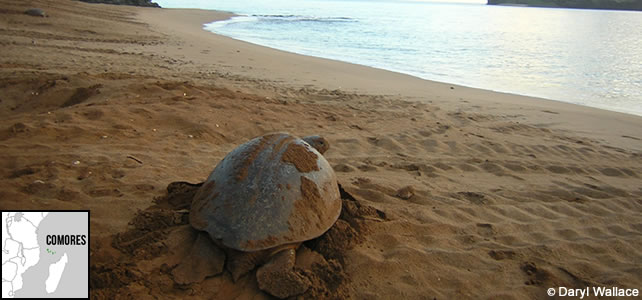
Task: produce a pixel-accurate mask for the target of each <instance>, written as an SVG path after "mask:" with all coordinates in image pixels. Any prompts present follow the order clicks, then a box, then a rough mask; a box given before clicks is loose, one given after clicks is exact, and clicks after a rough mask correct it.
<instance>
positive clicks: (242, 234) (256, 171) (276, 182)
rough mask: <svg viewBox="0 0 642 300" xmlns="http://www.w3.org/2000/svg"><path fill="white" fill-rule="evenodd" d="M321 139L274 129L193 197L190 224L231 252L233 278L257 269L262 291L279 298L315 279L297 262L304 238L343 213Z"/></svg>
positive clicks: (237, 152) (235, 153) (230, 158)
mask: <svg viewBox="0 0 642 300" xmlns="http://www.w3.org/2000/svg"><path fill="white" fill-rule="evenodd" d="M328 148H329V144H328V142H327V141H326V140H325V139H324V138H322V137H320V136H309V137H304V138H298V137H296V136H292V135H290V134H287V133H273V134H268V135H264V136H260V137H257V138H254V139H252V140H250V141H248V142H246V143H244V144H242V145H240V146H238V147H237V148H236V149H234V150H232V152H230V153H229V154H227V156H225V157H224V158H223V160H221V161H220V162H219V163H218V165H217V166H216V167H215V169H214V171H213V172H212V173H211V174H210V176H209V177H208V178H207V180H206V181H205V182H204V183H203V185H202V186H201V187H200V188H199V190H198V192H197V193H196V195H195V196H194V199H193V201H192V207H191V209H190V213H189V221H190V224H191V226H192V227H193V228H195V229H197V230H199V231H205V232H207V234H208V235H209V237H210V238H211V240H212V241H213V242H214V243H215V244H217V245H218V246H220V247H221V248H222V249H224V251H225V252H226V254H227V256H226V268H227V270H228V271H229V272H230V273H231V274H232V278H233V279H234V281H236V280H238V279H239V278H240V277H241V276H242V275H244V274H246V273H247V272H249V271H251V270H252V269H254V268H255V267H256V266H260V268H259V269H258V270H257V272H256V277H257V281H258V284H259V288H260V289H262V290H264V291H266V292H268V293H270V294H272V295H274V296H277V297H280V298H286V297H290V296H293V295H297V294H300V293H303V292H305V291H306V290H307V288H308V287H309V285H310V281H309V280H308V279H307V278H306V277H305V276H303V275H302V274H300V273H298V272H296V271H295V270H294V269H293V267H294V263H295V254H296V249H297V247H298V246H299V245H300V244H301V242H304V241H307V240H311V239H314V238H316V237H318V236H320V235H322V234H323V233H325V232H326V231H327V230H328V229H329V228H330V227H332V225H333V224H334V223H335V221H336V220H337V219H338V217H339V215H340V213H341V198H340V194H339V188H338V184H337V179H336V175H335V174H334V171H333V170H332V167H331V166H330V164H329V163H328V161H327V160H326V159H325V158H324V157H323V155H322V154H323V152H325V151H326V150H328Z"/></svg>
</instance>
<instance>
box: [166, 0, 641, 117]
mask: <svg viewBox="0 0 642 300" xmlns="http://www.w3.org/2000/svg"><path fill="white" fill-rule="evenodd" d="M496 6H523V5H519V4H515V5H510V4H496ZM523 7H526V6H523ZM169 9H181V8H169ZM204 10H206V11H207V10H208V9H204ZM211 11H216V10H211ZM230 14H231V15H230V17H229V18H232V17H236V16H238V15H234V13H230ZM229 18H226V19H221V20H218V19H217V20H213V21H211V22H206V23H204V24H203V30H205V31H207V32H209V33H211V34H215V35H219V36H224V37H227V38H230V39H233V40H236V41H239V42H243V43H249V44H252V45H256V46H259V47H265V48H269V49H272V50H275V51H281V52H285V53H290V54H293V55H301V56H308V57H314V58H319V59H326V60H331V61H336V62H340V63H345V64H351V65H358V66H362V67H367V68H373V69H375V70H380V71H385V72H393V73H398V74H402V75H407V76H410V77H413V78H416V79H419V80H425V81H428V82H433V83H439V84H443V85H452V86H459V87H465V88H471V89H477V90H483V91H489V92H493V93H502V94H508V95H514V96H516V97H528V98H532V99H539V100H546V101H554V102H560V103H564V104H571V105H578V106H581V107H587V108H593V109H599V110H604V111H609V112H615V113H623V114H627V115H633V116H636V117H642V112H632V111H628V110H625V109H622V110H618V109H609V108H605V107H598V106H590V105H584V104H579V103H573V102H570V101H563V100H557V99H553V98H547V97H544V96H535V95H527V94H521V93H519V92H511V91H501V90H493V89H489V88H485V87H474V86H470V85H466V84H459V83H453V82H449V81H440V80H434V79H428V78H423V77H421V76H419V75H415V74H412V73H408V72H404V71H400V70H392V69H386V68H382V67H376V66H369V65H365V64H359V63H354V62H350V61H345V60H341V59H335V58H327V57H321V56H315V55H309V54H304V53H297V52H294V51H289V50H285V49H279V48H276V47H271V46H267V45H261V44H258V43H253V42H250V41H244V40H241V39H236V38H233V37H230V36H226V35H224V34H219V33H216V32H213V31H210V30H208V29H205V27H206V25H208V24H212V23H216V22H221V21H226V20H228V19H229Z"/></svg>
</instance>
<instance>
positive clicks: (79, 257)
mask: <svg viewBox="0 0 642 300" xmlns="http://www.w3.org/2000/svg"><path fill="white" fill-rule="evenodd" d="M88 275H89V211H2V298H88V297H89V276H88Z"/></svg>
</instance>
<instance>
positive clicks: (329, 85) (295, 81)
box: [138, 8, 642, 148]
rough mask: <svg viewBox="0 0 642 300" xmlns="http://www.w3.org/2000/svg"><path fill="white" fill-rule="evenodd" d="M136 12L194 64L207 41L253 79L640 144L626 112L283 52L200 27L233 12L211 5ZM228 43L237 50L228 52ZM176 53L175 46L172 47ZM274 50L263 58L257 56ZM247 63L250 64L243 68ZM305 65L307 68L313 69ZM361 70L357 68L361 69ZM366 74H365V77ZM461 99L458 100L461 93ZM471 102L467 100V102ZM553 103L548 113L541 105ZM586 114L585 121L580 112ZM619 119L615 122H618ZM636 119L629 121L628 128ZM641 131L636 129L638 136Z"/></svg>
mask: <svg viewBox="0 0 642 300" xmlns="http://www.w3.org/2000/svg"><path fill="white" fill-rule="evenodd" d="M138 10H139V18H140V20H142V21H143V22H146V23H148V24H150V25H152V27H155V28H158V30H159V31H163V30H164V31H165V32H169V33H171V34H173V35H174V36H175V37H177V38H178V37H180V36H185V37H191V38H194V39H196V40H198V41H199V42H201V43H202V45H196V44H195V43H194V42H192V43H194V44H191V45H192V46H191V47H190V48H188V49H185V48H183V49H181V50H182V51H187V50H189V52H187V53H186V54H185V55H186V56H189V57H192V58H193V59H194V60H195V61H197V62H198V63H199V64H203V65H208V64H211V60H209V59H208V57H211V56H209V55H202V54H201V53H199V52H200V51H197V49H200V50H203V49H213V47H215V46H214V45H216V46H218V47H222V48H223V49H227V50H226V52H225V53H221V54H218V55H213V56H215V57H216V58H215V60H217V61H225V62H226V64H225V65H220V64H211V65H213V66H216V67H223V68H224V69H226V71H228V72H231V73H235V74H239V75H241V76H246V75H250V76H252V77H254V78H255V79H257V80H264V81H272V82H277V83H286V84H288V85H292V86H293V87H297V88H301V87H305V86H315V87H318V88H320V89H327V90H342V91H345V92H355V93H365V94H371V95H379V94H384V95H394V96H397V97H402V98H404V99H409V100H415V101H421V102H424V103H433V104H439V105H443V106H444V107H445V108H448V109H466V107H467V106H468V107H471V108H472V106H475V105H479V106H482V109H476V110H477V111H478V112H482V113H493V111H495V110H496V109H493V107H494V106H497V105H508V107H502V108H501V111H500V112H498V113H501V114H503V113H505V110H508V111H509V112H510V113H511V114H515V115H518V114H523V113H524V110H528V111H530V112H532V113H529V114H528V117H527V118H526V120H524V121H527V122H528V123H529V124H535V125H537V124H540V125H543V126H545V127H547V128H549V127H550V128H559V129H562V130H571V131H576V132H579V133H590V136H592V135H594V134H598V135H600V137H601V138H603V139H604V140H605V141H607V142H608V143H611V144H614V145H616V146H625V145H626V146H635V147H639V148H642V143H639V141H637V140H634V139H629V138H621V136H631V137H637V135H638V133H637V132H638V129H637V128H642V117H641V116H637V115H634V114H629V113H623V112H617V111H611V110H605V109H601V108H594V107H590V106H583V105H579V104H572V103H568V102H562V101H559V100H551V99H545V98H538V97H531V96H525V95H518V94H511V93H503V92H497V91H491V90H485V89H480V88H472V87H466V86H460V85H456V84H450V83H444V82H437V81H431V80H427V79H422V78H419V77H416V76H412V75H408V74H404V73H398V72H394V71H388V70H384V69H378V68H373V67H368V66H363V65H357V64H352V63H348V62H342V61H336V60H331V59H325V58H319V57H314V56H306V55H301V54H296V53H291V52H287V51H283V50H278V49H274V48H269V47H265V46H261V45H256V44H252V43H249V42H245V41H241V40H236V39H233V38H230V37H226V36H223V35H219V34H216V33H213V32H211V31H207V30H205V29H204V25H205V24H207V23H211V22H215V21H220V20H224V19H227V18H229V17H231V16H233V14H230V13H226V12H219V11H215V10H202V9H176V8H162V9H160V10H158V9H147V8H138ZM231 49H235V50H236V51H238V52H236V53H235V52H232V50H231ZM174 54H175V55H179V56H180V55H181V54H180V51H176V52H174ZM266 56H267V57H274V59H271V60H268V61H266V60H265V59H264V57H266ZM282 61H285V62H288V64H291V65H289V66H283V65H279V64H278V62H282ZM248 70H251V72H250V71H248ZM310 70H315V72H317V73H318V75H316V76H315V74H314V73H313V72H311V71H310ZM366 74H367V76H364V75H366ZM366 77H367V78H366ZM451 87H453V88H454V89H451ZM460 99H466V100H464V101H469V102H470V103H474V104H470V103H469V104H468V105H465V104H463V105H461V104H462V103H460V102H461V101H462V100H460ZM473 109H475V108H473ZM545 111H553V112H555V113H547V112H545ZM589 119H590V120H592V121H590V122H585V120H589ZM622 126H623V127H622ZM636 127H637V128H636ZM608 128H626V129H625V130H623V131H622V132H621V135H620V137H619V138H615V137H613V136H612V134H611V133H612V132H611V131H610V130H609V129H608ZM638 138H642V137H638Z"/></svg>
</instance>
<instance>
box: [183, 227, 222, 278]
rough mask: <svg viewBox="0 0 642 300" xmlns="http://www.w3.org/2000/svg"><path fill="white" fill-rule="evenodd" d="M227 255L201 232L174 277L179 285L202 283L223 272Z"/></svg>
mask: <svg viewBox="0 0 642 300" xmlns="http://www.w3.org/2000/svg"><path fill="white" fill-rule="evenodd" d="M224 263H225V254H224V253H223V251H221V250H220V249H219V248H218V247H216V246H215V245H214V244H213V243H212V241H211V240H210V239H209V237H208V236H207V233H205V232H199V233H198V235H197V236H196V240H195V241H194V244H193V245H192V248H191V249H190V251H189V255H187V256H185V257H184V258H183V260H182V261H181V262H180V263H179V264H178V266H177V267H176V268H174V270H172V275H173V276H174V281H176V283H178V284H190V283H194V282H201V281H203V280H204V279H205V278H206V277H209V276H214V275H218V274H220V273H222V272H223V264H224Z"/></svg>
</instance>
